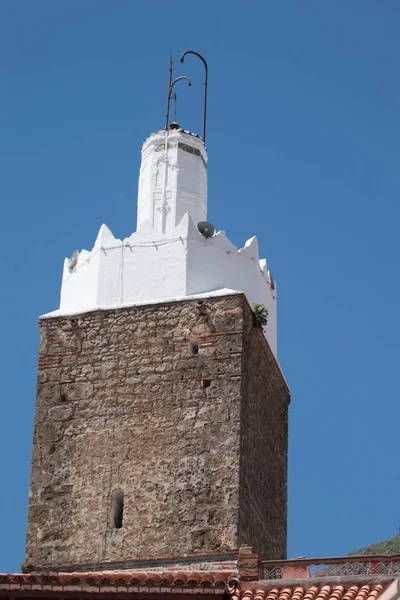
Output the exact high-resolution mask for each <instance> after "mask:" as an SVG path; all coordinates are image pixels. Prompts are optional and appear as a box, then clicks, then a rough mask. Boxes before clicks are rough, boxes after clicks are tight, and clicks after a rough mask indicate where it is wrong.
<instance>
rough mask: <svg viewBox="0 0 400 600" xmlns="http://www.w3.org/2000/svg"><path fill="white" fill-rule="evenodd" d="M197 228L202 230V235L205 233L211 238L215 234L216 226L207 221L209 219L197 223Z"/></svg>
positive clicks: (205, 235)
mask: <svg viewBox="0 0 400 600" xmlns="http://www.w3.org/2000/svg"><path fill="white" fill-rule="evenodd" d="M197 229H198V230H199V231H200V233H201V235H204V237H206V238H210V237H212V236H213V235H214V234H215V227H214V226H213V225H211V223H207V221H200V222H199V223H197Z"/></svg>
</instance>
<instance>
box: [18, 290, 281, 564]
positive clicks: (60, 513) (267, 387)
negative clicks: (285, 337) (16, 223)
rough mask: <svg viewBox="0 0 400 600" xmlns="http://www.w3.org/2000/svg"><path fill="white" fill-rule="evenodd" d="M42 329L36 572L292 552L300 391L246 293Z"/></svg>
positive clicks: (94, 315) (32, 521) (31, 542)
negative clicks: (292, 455)
mask: <svg viewBox="0 0 400 600" xmlns="http://www.w3.org/2000/svg"><path fill="white" fill-rule="evenodd" d="M40 330H41V337H40V353H39V370H38V386H37V403H36V414H35V430H34V443H33V457H32V471H31V488H30V499H29V516H28V529H27V546H26V563H25V567H24V568H25V570H27V571H32V570H41V569H49V568H54V569H56V570H57V569H58V570H62V568H63V567H64V568H67V567H68V565H83V564H90V565H91V567H92V568H96V565H100V564H104V563H105V562H106V563H107V562H109V563H113V562H118V563H121V562H122V563H123V562H124V561H128V560H131V559H134V558H144V557H162V556H171V555H179V556H183V555H185V554H187V553H188V554H196V553H224V552H225V553H226V552H229V551H234V550H235V549H237V548H238V547H239V545H241V544H249V545H251V546H252V547H253V550H254V552H256V553H258V554H259V555H260V556H261V557H262V558H265V559H279V558H284V557H285V556H286V504H287V491H286V487H287V427H288V404H289V401H290V397H289V391H288V389H287V386H286V384H285V381H284V379H283V377H282V374H281V371H280V369H279V367H278V365H277V362H276V360H275V358H274V356H273V355H272V352H271V351H270V348H269V346H268V343H267V341H266V339H265V337H264V335H263V333H262V331H261V330H259V329H257V328H255V327H254V324H253V315H252V311H251V309H250V307H249V305H248V303H247V300H246V298H245V296H244V295H243V294H235V295H230V296H219V297H212V298H207V299H204V300H184V301H178V302H168V303H165V304H153V305H147V306H138V307H131V308H120V309H113V310H97V311H94V312H88V313H84V314H81V315H76V316H74V317H55V318H46V319H42V320H41V321H40ZM190 340H197V342H198V347H199V350H198V353H197V354H193V353H192V352H193V348H195V346H196V344H191V346H190V348H189V342H190ZM121 492H122V495H121V496H123V514H120V515H119V517H120V518H121V522H119V521H118V519H115V518H114V517H112V515H111V514H110V511H112V510H114V508H115V507H114V508H113V498H115V494H116V493H118V494H120V493H121ZM116 525H118V526H116ZM121 525H122V526H121Z"/></svg>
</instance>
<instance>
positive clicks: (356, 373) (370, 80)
mask: <svg viewBox="0 0 400 600" xmlns="http://www.w3.org/2000/svg"><path fill="white" fill-rule="evenodd" d="M399 22H400V3H399V2H398V0H386V1H385V2H380V1H379V0H353V1H352V2H349V1H346V0H342V1H341V2H338V1H333V0H331V1H325V2H321V0H302V1H301V2H297V1H295V0H291V1H289V0H287V1H281V2H278V1H275V2H273V1H266V0H264V1H257V2H256V1H255V2H243V1H230V2H228V1H224V2H216V1H215V0H214V1H213V2H211V1H202V2H187V1H183V0H179V1H178V0H174V1H173V2H171V3H167V2H161V1H158V2H148V1H143V2H139V1H135V0H118V2H112V1H111V0H107V1H104V0H98V1H94V0H85V1H84V2H83V1H80V0H58V1H57V2H54V0H36V1H35V2H32V0H3V1H2V2H1V3H0V69H1V72H0V132H1V133H0V156H1V161H0V171H1V175H0V194H1V200H2V211H1V216H2V240H3V242H2V251H1V253H0V263H1V276H2V293H1V296H0V298H1V314H2V321H1V339H2V344H1V350H0V352H1V368H2V377H1V382H2V386H1V403H2V411H1V416H2V418H1V435H0V472H1V494H0V571H3V572H4V571H18V570H19V564H20V562H21V561H22V560H23V552H24V536H25V521H26V509H27V495H28V485H29V466H30V454H31V439H32V425H33V411H34V400H35V379H36V365H37V353H38V341H39V330H38V327H37V320H38V316H39V315H40V314H43V313H45V312H47V311H50V310H53V309H55V308H57V307H58V302H59V291H60V279H61V271H62V263H63V259H64V256H69V255H71V254H72V252H73V251H74V250H75V249H76V248H79V249H81V248H89V249H90V248H91V247H92V245H93V242H94V240H95V238H96V234H97V231H98V228H99V226H100V225H101V223H102V222H105V223H107V224H108V226H109V227H110V228H111V230H112V231H113V233H114V234H115V235H116V236H118V237H121V236H128V235H129V234H130V233H131V232H132V231H133V230H134V229H135V224H136V191H137V178H138V168H139V160H140V148H141V144H142V142H143V140H144V139H145V138H146V137H147V136H148V134H150V133H151V132H153V131H155V130H157V129H159V128H161V127H162V126H163V122H164V110H165V95H166V84H167V76H168V56H169V53H170V52H172V53H173V55H174V57H175V59H176V61H177V64H176V65H175V66H176V75H178V74H183V73H185V74H188V75H189V76H190V77H191V78H192V80H193V87H192V88H191V89H186V88H185V87H183V86H182V87H181V88H180V89H179V93H180V98H179V104H178V120H179V121H180V123H181V125H183V126H184V127H185V128H188V129H192V130H194V131H197V132H200V131H201V96H202V70H201V65H200V64H198V63H197V61H196V59H193V58H192V59H189V58H188V60H187V63H186V64H185V65H184V68H182V69H181V68H180V67H181V65H179V64H178V58H179V56H180V54H181V52H182V51H184V50H186V49H188V48H192V49H194V50H197V51H199V52H201V53H202V54H204V56H205V57H206V58H207V60H208V62H209V67H210V81H209V119H208V139H207V145H208V150H209V220H210V221H211V222H213V223H214V224H215V225H216V226H217V227H218V228H219V229H224V230H226V232H227V233H228V235H229V237H230V238H231V239H232V240H233V242H235V243H236V244H238V245H242V244H243V243H244V242H245V240H246V239H247V238H249V237H250V236H252V235H254V234H257V235H258V236H259V243H260V247H261V253H262V256H266V257H267V259H268V263H269V266H270V268H271V269H272V272H273V274H274V277H275V279H276V280H277V282H278V293H279V296H278V299H279V304H278V313H279V359H280V364H281V366H282V369H283V371H284V373H285V376H286V378H287V380H288V382H289V384H290V388H291V391H292V404H291V409H290V411H291V412H290V471H289V556H291V557H293V556H299V555H306V556H309V557H310V556H315V555H317V556H318V555H319V556H321V555H341V554H346V553H348V552H350V551H352V550H355V549H357V548H359V547H361V546H364V545H367V544H370V543H373V542H376V541H380V540H382V539H385V538H388V537H392V536H393V535H395V534H396V533H397V531H398V527H399V523H400V508H399V497H400V476H399V469H398V464H399V441H398V440H399V426H400V418H399V417H400V403H399V389H398V373H399V345H400V341H399V340H400V324H399V309H398V304H399V291H400V284H399V220H400V219H399V217H400V208H399V197H400V172H399V144H400V142H399V140H400V116H399V115H400V112H399V101H400V82H399V57H400V36H399Z"/></svg>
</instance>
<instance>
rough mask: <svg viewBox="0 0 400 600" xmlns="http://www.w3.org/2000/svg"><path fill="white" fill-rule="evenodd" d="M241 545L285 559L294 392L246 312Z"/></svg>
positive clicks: (269, 558)
mask: <svg viewBox="0 0 400 600" xmlns="http://www.w3.org/2000/svg"><path fill="white" fill-rule="evenodd" d="M242 352H243V376H242V407H241V443H240V492H239V504H240V514H239V532H240V535H239V543H240V544H249V545H251V546H252V548H253V551H254V552H255V553H257V554H258V555H259V556H260V557H261V559H265V560H273V559H283V558H286V528H287V451H288V406H289V402H290V394H289V390H288V387H287V385H286V383H285V380H284V378H283V376H282V373H281V371H280V370H279V368H278V367H277V364H276V360H275V358H274V356H273V354H272V352H271V350H270V348H269V346H268V344H267V342H266V340H265V337H264V335H263V334H262V332H261V331H260V330H259V329H256V328H255V327H254V326H253V319H252V314H251V313H250V312H249V311H248V310H245V311H244V326H243V349H242Z"/></svg>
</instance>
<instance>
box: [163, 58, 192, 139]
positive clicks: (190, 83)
mask: <svg viewBox="0 0 400 600" xmlns="http://www.w3.org/2000/svg"><path fill="white" fill-rule="evenodd" d="M171 73H172V70H170V74H171ZM183 79H186V81H187V82H188V86H189V87H190V86H191V85H192V82H191V81H190V79H189V77H186V76H185V75H181V77H177V78H176V79H174V80H173V81H171V75H170V82H169V86H168V97H167V113H166V115H165V130H167V129H168V125H169V109H170V104H171V98H172V88H173V87H174V85H175V84H176V83H177V82H178V81H182V80H183Z"/></svg>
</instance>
